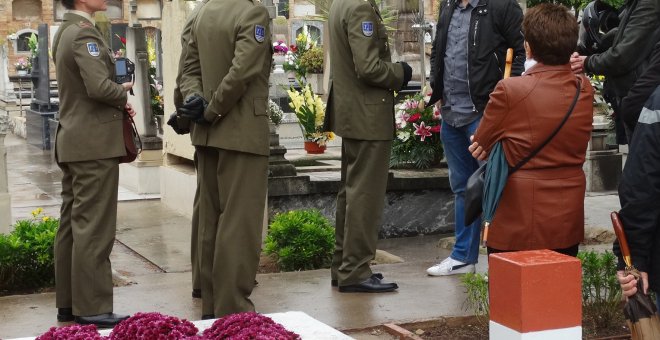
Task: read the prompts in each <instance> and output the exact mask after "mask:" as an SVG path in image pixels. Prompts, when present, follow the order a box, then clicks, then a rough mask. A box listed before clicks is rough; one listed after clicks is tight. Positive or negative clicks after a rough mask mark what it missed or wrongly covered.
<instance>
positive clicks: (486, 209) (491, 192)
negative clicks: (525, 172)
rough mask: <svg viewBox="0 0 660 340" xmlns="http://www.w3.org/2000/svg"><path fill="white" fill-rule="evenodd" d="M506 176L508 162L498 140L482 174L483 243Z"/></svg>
mask: <svg viewBox="0 0 660 340" xmlns="http://www.w3.org/2000/svg"><path fill="white" fill-rule="evenodd" d="M508 177H509V163H507V162H506V157H505V156H504V150H503V149H502V142H501V141H498V142H497V143H495V145H494V146H493V149H492V150H491V151H490V154H489V155H488V163H487V164H486V174H485V176H484V194H483V201H482V202H483V205H482V206H483V214H482V215H481V218H482V221H483V225H484V235H483V242H484V244H486V240H487V239H488V227H489V226H490V223H491V222H492V221H493V217H494V216H495V211H496V210H497V205H498V204H499V202H500V198H501V197H502V192H503V191H504V186H505V185H506V180H507V178H508Z"/></svg>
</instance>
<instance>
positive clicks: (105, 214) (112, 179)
mask: <svg viewBox="0 0 660 340" xmlns="http://www.w3.org/2000/svg"><path fill="white" fill-rule="evenodd" d="M58 165H59V167H60V168H61V169H62V173H63V177H62V207H61V210H60V227H59V229H58V230H57V235H56V236H55V288H56V294H55V300H56V305H57V307H58V308H69V307H71V308H73V314H74V315H79V316H90V315H98V314H103V313H110V312H112V268H111V266H110V252H111V251H112V246H113V244H114V241H115V233H116V231H117V188H118V185H119V166H118V165H119V159H118V158H111V159H101V160H92V161H84V162H70V163H58Z"/></svg>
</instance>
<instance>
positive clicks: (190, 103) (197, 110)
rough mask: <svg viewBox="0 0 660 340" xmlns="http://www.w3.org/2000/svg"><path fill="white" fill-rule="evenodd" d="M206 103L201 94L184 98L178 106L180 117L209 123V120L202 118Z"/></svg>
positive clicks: (199, 122)
mask: <svg viewBox="0 0 660 340" xmlns="http://www.w3.org/2000/svg"><path fill="white" fill-rule="evenodd" d="M208 104H209V103H208V102H207V101H206V99H204V98H203V97H202V96H200V95H197V94H194V95H192V96H189V97H188V98H186V100H185V101H184V102H183V105H181V107H180V108H179V110H178V113H179V115H180V116H181V117H183V118H187V119H189V120H190V121H193V122H195V123H197V124H210V123H211V122H209V121H207V120H206V119H204V111H205V110H206V107H207V106H208Z"/></svg>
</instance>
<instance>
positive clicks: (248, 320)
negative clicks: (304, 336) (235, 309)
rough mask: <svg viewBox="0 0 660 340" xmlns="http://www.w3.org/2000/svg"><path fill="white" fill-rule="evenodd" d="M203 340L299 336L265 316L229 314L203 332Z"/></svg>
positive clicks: (279, 339)
mask: <svg viewBox="0 0 660 340" xmlns="http://www.w3.org/2000/svg"><path fill="white" fill-rule="evenodd" d="M204 339H228V340H243V339H250V340H271V339H277V340H298V339H300V335H298V334H296V333H293V332H290V331H287V330H286V329H285V328H284V327H282V325H280V324H278V323H276V322H275V321H273V319H271V318H269V317H267V316H263V315H261V314H258V313H254V312H248V313H237V314H230V315H227V316H225V317H223V318H220V319H218V320H216V321H215V322H214V323H213V325H212V326H211V327H209V328H208V329H207V330H205V331H204Z"/></svg>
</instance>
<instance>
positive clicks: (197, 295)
mask: <svg viewBox="0 0 660 340" xmlns="http://www.w3.org/2000/svg"><path fill="white" fill-rule="evenodd" d="M192 297H194V298H195V299H201V298H202V290H201V289H193V292H192Z"/></svg>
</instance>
